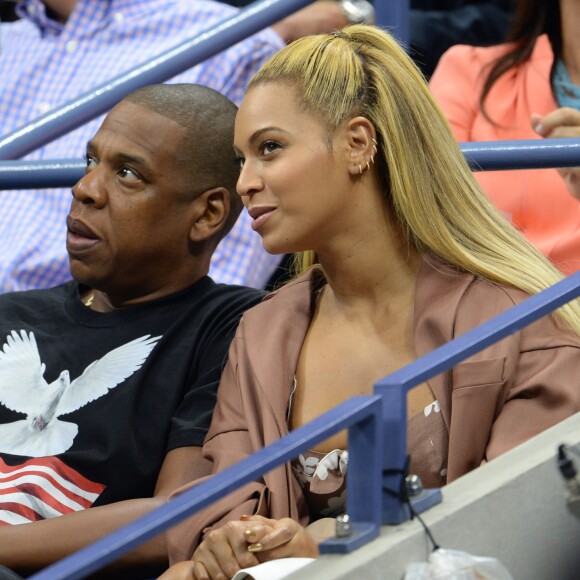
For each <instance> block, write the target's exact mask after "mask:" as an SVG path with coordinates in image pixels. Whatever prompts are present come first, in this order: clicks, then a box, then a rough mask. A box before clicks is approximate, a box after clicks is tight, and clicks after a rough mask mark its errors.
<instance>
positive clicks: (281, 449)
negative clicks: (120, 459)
mask: <svg viewBox="0 0 580 580" xmlns="http://www.w3.org/2000/svg"><path fill="white" fill-rule="evenodd" d="M579 295H580V272H577V273H576V274H573V275H572V276H569V277H568V278H566V279H564V280H562V281H561V282H558V283H557V284H555V285H554V286H552V287H550V288H548V289H546V290H544V291H543V292H541V293H539V294H537V295H535V296H532V297H530V298H528V299H527V300H525V301H524V302H522V303H520V304H518V305H516V306H514V307H513V308H511V309H509V310H508V311H506V312H504V313H502V314H500V315H498V316H496V317H495V318H493V319H492V320H490V321H488V322H486V323H484V324H482V325H480V326H479V327H477V328H475V329H473V330H471V331H469V332H467V333H466V334H464V335H462V336H460V337H458V338H456V339H455V340H453V341H451V342H449V343H447V344H445V345H443V346H441V347H439V348H438V349H436V350H434V351H433V352H431V353H429V354H427V355H425V356H423V357H421V358H419V359H417V360H416V361H414V362H413V363H411V364H409V365H407V366H406V367H404V368H403V369H401V370H399V371H397V372H395V373H393V374H392V375H390V376H388V377H386V378H384V379H382V380H380V381H378V382H377V383H376V384H375V393H376V394H377V395H380V396H379V397H377V396H374V397H356V398H354V399H351V400H350V401H347V402H345V403H343V404H342V405H340V406H338V407H336V408H335V409H332V410H331V411H329V412H328V413H325V414H324V415H322V416H321V417H318V418H317V419H315V420H314V421H312V422H311V423H309V424H307V425H304V426H302V427H300V428H299V429H296V430H295V431H293V432H292V433H290V434H289V435H287V436H286V437H284V438H282V439H280V440H279V441H277V442H276V443H274V444H273V445H270V446H268V447H266V448H264V449H262V450H260V451H259V452H258V453H256V454H254V455H253V456H252V457H249V458H247V459H245V460H244V461H241V462H240V463H238V464H237V465H234V466H233V467H231V468H229V469H227V470H225V471H223V472H221V473H219V474H217V475H215V476H213V477H212V478H211V479H210V480H208V481H206V482H204V483H203V484H200V485H199V486H197V487H196V488H194V489H191V490H189V491H188V492H186V493H184V494H182V495H181V496H179V497H178V498H176V499H175V500H173V501H172V502H169V503H168V504H167V505H165V506H163V507H161V508H159V509H158V510H156V511H154V512H151V513H150V514H148V515H146V516H144V517H142V518H140V519H139V520H136V521H135V522H133V523H131V524H129V525H127V526H125V527H123V528H121V529H119V530H117V531H116V532H114V533H113V534H111V535H110V536H108V537H106V538H103V539H102V540H100V541H98V542H96V543H95V544H93V545H91V546H88V547H87V548H84V549H83V550H80V551H79V552H77V553H76V554H73V555H72V556H70V557H68V558H65V559H64V560H62V561H60V562H58V563H56V564H54V565H53V566H50V567H48V568H46V569H45V570H43V571H42V572H40V573H39V574H37V575H35V576H33V577H32V578H34V579H35V580H60V579H63V580H64V579H74V578H82V577H84V576H86V575H88V574H89V573H91V572H93V571H94V570H96V569H98V568H100V567H102V566H104V565H106V564H108V563H110V562H111V561H113V560H114V559H116V558H118V557H120V556H122V555H123V554H125V553H127V552H129V551H131V550H132V549H134V548H135V547H136V546H137V545H139V544H141V543H142V542H144V541H146V540H148V539H150V538H152V537H154V536H155V535H157V534H158V533H160V532H161V531H162V530H164V529H167V528H168V527H170V526H171V525H173V524H175V523H177V522H179V521H180V520H182V519H184V518H185V517H187V516H189V515H191V514H193V513H195V511H197V510H198V509H201V508H202V507H204V506H207V505H209V504H210V503H211V501H212V500H214V499H216V498H219V497H222V496H223V495H224V494H226V493H228V492H229V491H232V490H233V489H235V488H237V487H239V486H240V485H242V484H244V483H246V482H249V481H252V480H253V479H255V478H256V477H259V476H260V475H261V474H263V473H265V472H266V471H269V470H270V469H272V468H274V467H275V466H277V465H281V464H282V463H284V462H286V461H288V460H290V459H291V458H293V457H295V456H296V454H297V453H299V452H300V451H303V450H305V449H307V448H311V447H312V446H314V445H316V443H319V442H320V441H323V440H324V439H325V438H327V437H328V436H329V435H331V434H333V433H336V432H338V431H340V430H342V429H344V428H346V427H349V441H348V447H349V450H350V453H349V462H350V465H349V471H348V488H347V489H348V496H347V510H348V511H349V512H350V515H351V517H352V519H353V522H354V524H355V532H356V533H355V535H354V537H353V538H351V539H343V540H341V539H338V538H337V539H335V540H333V541H332V542H330V543H329V549H326V546H325V544H322V545H321V552H322V553H325V552H327V553H328V551H332V552H336V551H348V550H349V549H352V548H353V547H356V546H358V545H360V543H362V542H365V541H368V540H370V539H372V538H374V537H376V535H377V533H378V527H379V518H378V517H377V515H376V514H377V505H378V504H380V505H381V506H382V509H381V518H380V520H381V521H382V522H383V523H397V522H400V521H403V520H404V519H406V518H407V517H408V511H407V507H406V506H405V504H404V503H403V502H402V501H401V500H400V499H398V498H397V497H395V496H394V495H393V494H392V493H391V492H397V491H398V490H400V489H401V485H402V478H403V475H402V472H403V468H404V465H405V458H406V441H407V420H406V418H407V413H406V407H407V402H406V398H407V393H408V391H409V390H410V389H411V388H413V387H414V386H417V385H419V384H421V383H423V382H425V381H427V380H429V379H431V378H432V377H434V376H436V375H438V374H440V373H441V372H444V371H446V370H447V369H450V368H451V367H452V366H454V365H455V364H457V363H458V362H461V361H462V360H464V359H465V358H467V357H469V356H471V355H473V354H475V353H477V352H479V351H481V350H483V349H484V348H486V347H488V346H489V345H491V344H493V343H495V342H497V341H499V340H501V339H502V338H505V337H506V336H509V335H510V334H513V333H514V332H516V331H518V330H520V329H522V328H523V327H525V326H527V325H528V324H531V323H532V322H534V321H536V320H538V319H539V318H541V317H542V316H545V315H547V314H548V313H549V312H551V311H553V310H554V309H556V308H558V307H560V306H562V305H563V304H565V303H567V302H569V301H570V300H573V299H574V298H576V297H578V296H579ZM381 409H382V421H381V420H377V415H376V414H377V412H379V413H380V412H381ZM381 424H382V425H381ZM373 437H378V439H373ZM371 441H372V443H371ZM387 441H388V445H385V444H384V442H387ZM377 453H382V460H379V459H378V458H377V456H376V454H377ZM379 466H380V467H379ZM381 475H382V485H381V484H380V479H381ZM381 490H382V491H381ZM378 494H380V495H381V498H379V495H378ZM355 498H356V499H358V501H355ZM379 500H380V501H379ZM377 502H378V503H377Z"/></svg>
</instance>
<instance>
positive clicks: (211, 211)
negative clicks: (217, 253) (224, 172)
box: [189, 187, 231, 243]
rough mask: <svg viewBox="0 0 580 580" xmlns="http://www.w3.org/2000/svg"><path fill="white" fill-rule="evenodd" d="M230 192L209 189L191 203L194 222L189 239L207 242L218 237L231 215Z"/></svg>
mask: <svg viewBox="0 0 580 580" xmlns="http://www.w3.org/2000/svg"><path fill="white" fill-rule="evenodd" d="M230 206H231V201H230V192H229V191H228V190H227V189H226V188H225V187H216V188H215V189H208V190H207V191H204V192H203V193H202V194H200V195H198V196H197V197H196V198H195V199H194V200H193V201H192V202H191V209H192V221H191V229H190V232H189V239H190V241H192V242H195V243H200V242H205V241H207V240H209V239H211V238H214V237H217V236H218V235H219V232H220V231H221V230H222V228H223V227H224V226H225V225H226V222H227V219H228V215H229V213H230Z"/></svg>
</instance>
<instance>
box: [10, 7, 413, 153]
mask: <svg viewBox="0 0 580 580" xmlns="http://www.w3.org/2000/svg"><path fill="white" fill-rule="evenodd" d="M313 1H314V0H259V1H258V2H254V3H253V4H250V5H249V6H248V7H246V8H244V9H243V10H241V11H240V12H239V13H236V14H235V15H233V16H231V17H230V18H227V19H225V20H224V21H222V22H221V23H220V24H217V25H215V26H212V27H211V29H209V30H207V31H206V32H204V33H203V34H200V35H198V36H197V37H195V38H192V39H190V40H187V41H185V42H183V43H181V44H179V45H177V46H175V47H174V48H172V49H170V50H167V51H166V52H164V53H162V54H160V55H159V56H158V57H156V58H154V59H152V60H150V61H148V62H145V63H143V64H142V65H140V66H137V67H135V68H133V69H131V70H129V71H127V72H125V73H123V74H121V75H118V76H117V77H115V78H113V79H110V80H108V81H106V82H104V83H102V84H101V85H99V86H97V87H95V88H94V89H92V90H90V91H88V92H86V93H84V94H83V95H81V96H79V97H77V98H76V99H73V100H71V101H69V102H68V103H65V104H64V105H62V106H60V107H59V108H58V109H56V110H55V111H52V112H49V113H47V114H45V115H43V116H41V117H39V118H38V119H35V120H34V121H32V122H30V123H28V124H27V125H24V126H23V127H20V128H19V129H16V130H15V131H13V132H11V133H9V134H8V135H5V136H3V137H0V159H18V158H20V157H23V156H24V155H27V154H28V153H30V152H32V151H34V150H35V149H38V148H39V147H42V146H43V145H45V144H46V143H49V142H51V141H53V140H55V139H57V138H58V137H61V136H62V135H65V134H66V133H69V132H70V131H72V130H73V129H76V128H77V127H80V126H81V125H82V124H84V123H86V122H88V121H91V120H92V119H95V118H96V117H98V116H99V115H101V114H103V113H105V112H107V111H108V110H110V109H111V108H112V107H113V106H115V105H116V104H117V103H118V102H119V101H120V100H121V99H122V98H123V97H125V96H126V95H128V94H129V93H130V92H132V91H134V90H135V89H138V88H140V87H142V86H145V85H149V84H154V83H160V82H163V81H166V80H169V79H170V78H172V77H174V76H176V75H178V74H179V73H181V72H184V71H185V70H187V69H189V68H191V67H193V66H195V65H196V64H199V63H200V62H202V61H204V60H206V59H207V58H209V57H211V56H213V55H215V54H217V53H218V52H221V51H223V50H225V49H226V48H229V47H230V46H232V45H234V44H236V43H237V42H240V41H241V40H244V39H245V38H247V37H248V36H251V35H252V34H255V33H256V32H259V31H260V30H262V29H263V28H266V27H267V26H270V25H271V24H274V23H275V22H277V21H278V20H280V19H282V18H284V17H285V16H288V15H289V14H292V13H293V12H295V11H296V10H299V9H300V8H303V7H304V6H307V5H308V4H311V3H312V2H313ZM407 3H408V0H376V1H375V9H376V12H377V23H378V24H380V25H382V26H389V27H391V30H392V32H393V34H395V35H396V36H397V37H398V38H399V39H400V40H401V41H402V42H405V41H406V39H407V9H408V7H407Z"/></svg>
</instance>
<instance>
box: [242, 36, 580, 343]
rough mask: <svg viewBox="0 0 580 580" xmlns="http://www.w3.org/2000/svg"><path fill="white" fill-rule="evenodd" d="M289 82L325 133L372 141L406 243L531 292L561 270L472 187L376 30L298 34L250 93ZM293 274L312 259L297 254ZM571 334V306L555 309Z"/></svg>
mask: <svg viewBox="0 0 580 580" xmlns="http://www.w3.org/2000/svg"><path fill="white" fill-rule="evenodd" d="M272 82H276V83H278V82H285V83H290V84H291V85H292V86H293V87H294V88H296V89H297V90H298V92H299V95H300V98H301V105H302V107H303V109H304V110H306V111H307V112H309V113H311V114H313V115H315V116H317V117H318V118H319V119H320V120H321V122H322V124H323V125H324V126H325V127H326V128H327V129H328V131H329V134H331V133H332V132H333V131H334V130H335V129H337V128H338V127H340V126H341V125H343V124H344V123H345V122H346V121H348V120H349V119H351V118H353V117H354V116H358V115H361V116H363V117H366V118H367V119H369V121H371V122H372V124H373V125H374V127H375V130H376V133H377V141H378V149H379V152H378V155H377V156H376V161H377V164H376V166H377V170H378V171H379V175H380V177H381V179H382V185H383V187H384V192H385V198H386V200H387V202H388V203H389V204H390V205H391V206H392V208H393V210H394V212H395V215H396V216H397V219H398V220H399V222H400V224H401V227H402V229H403V231H404V232H406V235H407V239H408V241H409V242H410V243H411V244H413V245H414V246H415V247H416V248H417V250H418V251H419V252H421V253H426V252H432V253H434V254H436V255H437V256H439V257H440V258H442V259H443V260H444V261H446V262H448V263H449V264H452V265H455V266H458V267H459V268H461V269H463V270H466V271H468V272H472V273H474V274H476V275H478V276H481V277H483V278H486V279H488V280H491V281H494V282H498V283H501V284H507V285H511V286H514V287H516V288H520V289H521V290H524V291H525V292H527V293H529V294H535V293H537V292H539V291H540V290H543V289H545V288H547V287H548V286H550V285H552V284H554V283H555V282H557V281H558V280H560V279H561V278H562V274H561V273H560V272H559V271H558V270H557V269H556V268H555V267H554V266H552V264H551V263H550V262H549V261H548V260H547V259H546V258H545V257H544V256H543V255H542V254H541V253H540V252H539V251H538V250H536V249H535V248H534V247H533V246H532V245H531V244H530V243H529V242H528V241H527V240H526V239H525V238H524V237H523V236H522V235H521V234H520V233H519V232H518V231H517V230H516V229H515V228H514V227H513V226H511V225H510V224H509V223H508V222H507V221H506V220H505V219H503V217H502V216H501V215H500V214H499V213H498V212H497V210H496V209H495V208H494V207H493V205H492V204H491V203H490V202H489V201H488V199H487V197H486V196H485V194H484V193H483V192H482V190H481V189H480V188H479V186H478V184H477V182H476V181H475V179H474V178H473V176H472V174H471V170H470V169H469V166H468V165H467V163H466V161H465V158H464V156H463V153H462V152H461V150H460V148H459V146H458V145H457V143H456V141H455V139H454V137H453V134H452V132H451V130H450V128H449V125H448V124H447V121H446V120H445V118H444V116H443V114H442V113H441V111H440V109H439V107H438V105H437V103H436V101H435V99H434V98H433V97H432V95H431V93H430V91H429V88H428V86H427V83H426V82H425V80H424V78H423V76H422V75H421V73H420V71H419V69H418V68H417V67H416V66H415V64H414V63H413V62H412V61H411V59H410V58H409V57H408V56H407V55H406V54H405V52H404V51H403V50H402V48H401V47H400V46H399V45H398V43H397V42H396V41H395V40H394V39H393V38H392V37H391V36H390V35H389V34H388V33H386V32H384V31H382V30H380V29H379V28H376V27H373V26H367V25H362V24H359V25H353V26H348V27H346V28H344V29H342V30H339V31H337V32H334V33H331V34H324V35H316V36H308V37H304V38H302V39H300V40H297V41H295V42H293V43H291V44H290V45H289V46H287V47H286V48H284V49H283V50H281V51H280V52H278V53H277V54H276V55H274V56H273V57H272V58H271V59H270V61H268V62H267V63H266V64H265V65H264V66H263V67H262V68H261V69H260V71H259V72H258V73H257V74H256V76H255V77H254V78H253V79H252V81H251V83H250V87H252V86H256V85H259V84H264V83H272ZM298 262H299V264H300V266H299V268H298V269H299V272H301V271H304V270H306V269H307V268H309V267H310V266H312V265H313V264H315V263H316V262H317V258H316V255H315V254H314V253H313V252H303V253H302V254H300V255H299V256H298ZM558 314H559V316H560V318H561V319H562V320H563V321H564V322H565V323H566V324H567V325H568V326H570V327H571V328H573V329H574V330H575V331H576V332H577V333H578V334H580V305H578V303H577V301H574V302H572V303H570V304H568V305H566V306H564V307H562V308H561V309H559V310H558Z"/></svg>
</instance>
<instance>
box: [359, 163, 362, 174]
mask: <svg viewBox="0 0 580 580" xmlns="http://www.w3.org/2000/svg"><path fill="white" fill-rule="evenodd" d="M358 172H359V173H360V174H361V175H362V174H363V170H362V167H361V164H360V163H359V164H358Z"/></svg>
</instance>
